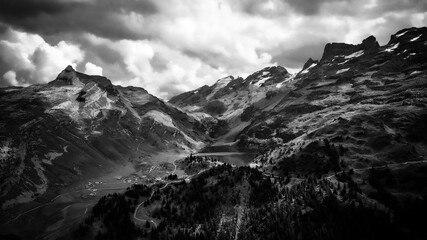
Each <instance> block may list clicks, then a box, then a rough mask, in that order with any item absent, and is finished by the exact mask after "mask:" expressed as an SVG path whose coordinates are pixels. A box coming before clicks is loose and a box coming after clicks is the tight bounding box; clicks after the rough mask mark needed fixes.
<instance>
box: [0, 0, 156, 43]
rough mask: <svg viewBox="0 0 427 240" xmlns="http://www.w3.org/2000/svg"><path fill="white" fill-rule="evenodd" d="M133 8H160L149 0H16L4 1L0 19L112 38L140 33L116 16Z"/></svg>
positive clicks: (32, 28) (46, 30)
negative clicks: (84, 0)
mask: <svg viewBox="0 0 427 240" xmlns="http://www.w3.org/2000/svg"><path fill="white" fill-rule="evenodd" d="M130 12H136V13H139V14H148V15H149V14H154V13H157V12H158V8H157V7H156V5H155V4H154V3H153V2H151V1H149V0H143V1H138V0H94V1H86V2H82V1H58V0H13V1H4V2H3V3H2V6H1V8H0V22H3V23H5V24H8V25H10V26H13V27H14V28H18V29H22V30H24V31H27V32H32V33H38V34H42V35H51V34H57V33H62V32H89V33H93V34H95V35H98V36H102V37H106V38H112V39H122V38H127V39H137V38H139V37H141V36H140V34H138V33H136V32H135V31H132V30H131V29H128V28H126V26H123V23H122V22H120V21H119V20H118V18H117V16H118V14H129V13H130Z"/></svg>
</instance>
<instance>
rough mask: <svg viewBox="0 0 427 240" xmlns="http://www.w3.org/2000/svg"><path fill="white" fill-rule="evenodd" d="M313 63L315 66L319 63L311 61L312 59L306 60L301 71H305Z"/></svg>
mask: <svg viewBox="0 0 427 240" xmlns="http://www.w3.org/2000/svg"><path fill="white" fill-rule="evenodd" d="M313 63H314V64H317V63H319V61H318V60H313V59H312V58H309V59H308V60H307V62H305V63H304V66H303V67H302V70H305V69H307V68H309V67H310V66H311V65H313Z"/></svg>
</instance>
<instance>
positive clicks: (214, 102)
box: [169, 66, 294, 144]
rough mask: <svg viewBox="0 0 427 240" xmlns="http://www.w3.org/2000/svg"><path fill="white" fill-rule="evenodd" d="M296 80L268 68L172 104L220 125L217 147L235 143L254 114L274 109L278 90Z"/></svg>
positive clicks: (220, 82) (177, 98)
mask: <svg viewBox="0 0 427 240" xmlns="http://www.w3.org/2000/svg"><path fill="white" fill-rule="evenodd" d="M293 78H294V75H292V74H290V73H288V71H287V70H286V69H285V68H283V67H281V66H274V67H267V68H264V69H262V70H260V71H258V72H255V73H253V74H251V75H250V76H248V77H247V78H245V79H243V78H241V77H238V78H234V77H232V76H228V77H225V78H222V79H219V80H218V81H217V82H216V83H215V84H214V85H212V86H203V87H201V88H198V89H196V90H194V91H190V92H186V93H182V94H180V95H178V96H175V97H173V98H171V99H170V101H169V102H170V103H172V104H174V105H177V106H179V107H181V108H182V109H183V110H184V111H186V112H188V113H189V114H190V115H192V116H194V117H197V118H199V119H200V120H201V121H210V122H214V123H218V121H220V123H222V124H220V125H221V127H220V129H221V130H220V131H219V132H217V134H216V135H212V137H221V138H220V140H219V142H218V144H219V143H224V142H225V143H226V142H232V141H234V138H235V137H236V134H237V133H238V132H240V131H242V130H243V129H244V128H245V127H247V126H248V125H249V123H250V120H251V115H252V112H254V111H255V110H256V109H259V108H272V107H274V104H275V101H277V100H278V98H277V97H276V95H277V93H278V92H279V89H280V88H281V87H282V86H284V85H286V84H288V83H289V82H292V81H293ZM217 125H218V124H217ZM217 125H216V126H217ZM221 135H223V136H221Z"/></svg>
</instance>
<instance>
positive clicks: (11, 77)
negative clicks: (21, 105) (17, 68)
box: [3, 71, 19, 86]
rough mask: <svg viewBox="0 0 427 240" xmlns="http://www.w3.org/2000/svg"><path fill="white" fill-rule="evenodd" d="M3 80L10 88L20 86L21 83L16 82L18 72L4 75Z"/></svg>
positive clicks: (9, 72)
mask: <svg viewBox="0 0 427 240" xmlns="http://www.w3.org/2000/svg"><path fill="white" fill-rule="evenodd" d="M3 79H4V80H6V84H5V85H8V86H18V85H19V83H18V81H17V80H16V72H14V71H8V72H6V73H5V74H3Z"/></svg>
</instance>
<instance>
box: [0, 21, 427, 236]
mask: <svg viewBox="0 0 427 240" xmlns="http://www.w3.org/2000/svg"><path fill="white" fill-rule="evenodd" d="M426 59H427V28H425V27H423V28H409V29H403V30H400V31H398V32H397V33H395V34H393V35H392V36H391V38H390V41H389V42H388V43H387V44H386V45H384V46H380V45H379V44H378V42H377V41H376V39H375V37H374V36H369V37H368V38H366V39H365V40H363V41H362V43H361V44H358V45H352V44H345V43H328V44H327V45H326V46H325V48H324V52H323V55H322V58H321V59H319V60H313V59H311V58H310V59H308V61H307V62H306V63H305V64H304V66H303V68H302V70H301V71H300V72H298V73H296V74H291V73H289V72H288V71H287V70H286V69H285V68H284V67H282V66H270V67H266V68H264V69H261V70H260V71H257V72H255V73H253V74H251V75H249V76H248V77H246V78H242V77H235V76H227V77H224V78H222V79H219V80H218V81H217V82H216V83H215V84H213V85H211V86H207V85H206V86H202V87H200V88H198V89H195V90H192V91H189V92H185V93H182V94H179V95H177V96H175V97H172V98H171V99H170V100H169V101H167V102H166V101H163V100H161V99H159V98H157V97H155V96H153V95H151V94H149V93H148V92H147V91H146V90H144V89H143V88H138V87H122V86H117V85H113V84H112V83H111V81H110V80H109V79H107V78H105V77H102V76H90V75H86V74H83V73H80V72H77V71H75V70H74V69H73V68H72V67H71V66H68V67H66V68H65V69H64V70H63V71H62V72H61V73H59V75H58V76H57V78H56V79H54V80H53V81H51V82H49V83H47V84H40V85H32V86H29V87H7V88H2V89H0V109H1V113H2V114H1V116H0V150H1V151H0V164H1V168H0V180H1V181H0V192H1V195H0V204H1V214H0V215H1V217H0V224H1V225H0V226H1V229H2V230H1V231H0V234H14V235H17V236H20V237H22V238H24V239H31V238H32V237H31V236H37V238H38V239H56V238H63V237H64V236H63V235H61V231H62V230H63V229H64V228H68V227H69V226H75V225H76V221H77V220H79V221H80V220H81V219H82V218H84V217H85V215H86V211H87V208H88V206H86V205H89V204H92V205H93V204H95V203H96V201H98V200H99V197H100V194H98V195H96V197H94V198H91V199H92V200H90V201H89V202H84V201H83V202H84V203H85V204H82V205H81V206H80V205H79V206H77V205H73V206H74V207H76V208H78V209H80V210H81V209H85V208H86V210H84V214H83V216H79V217H76V218H75V219H77V220H69V221H68V220H67V221H68V222H67V221H65V220H64V221H63V222H62V223H61V224H62V225H61V224H60V225H58V226H55V227H51V226H52V225H53V223H54V222H56V220H53V219H55V217H54V216H57V215H58V212H61V214H64V216H65V215H67V214H66V213H64V209H65V208H67V206H71V205H70V204H71V203H75V202H76V201H75V199H73V200H69V199H68V200H67V199H66V197H65V195H64V194H70V195H71V192H73V191H75V193H74V192H73V194H77V192H82V191H83V190H87V189H89V190H91V189H93V187H92V185H93V184H95V182H96V184H100V183H99V182H101V183H102V181H103V180H99V179H104V178H103V177H104V176H109V177H110V176H114V177H115V178H117V179H118V180H120V181H121V180H123V179H124V178H125V180H123V183H124V184H125V185H123V186H120V187H118V188H117V189H113V188H112V187H111V186H112V185H113V183H111V185H108V186H109V187H110V188H111V189H112V190H114V191H116V190H120V191H122V190H124V189H126V187H131V186H133V187H135V186H136V185H132V183H133V184H139V183H144V184H153V183H154V185H155V184H156V182H157V183H163V182H164V181H165V180H163V178H164V176H167V175H169V174H177V175H178V177H181V176H182V179H183V181H184V179H185V178H187V179H190V178H193V177H197V174H195V175H191V174H188V173H186V172H185V166H181V165H179V164H178V165H177V164H176V160H177V159H181V158H184V157H186V156H190V154H194V153H198V154H197V155H200V156H202V155H203V153H204V152H205V153H208V152H209V153H210V152H236V153H237V152H239V153H241V152H246V153H251V154H252V155H251V156H253V159H250V161H249V162H244V163H242V164H240V165H247V166H250V167H251V168H253V170H254V171H255V170H256V171H258V172H262V174H264V175H262V174H260V175H257V174H258V173H251V172H250V171H252V170H245V169H246V168H244V167H243V168H242V169H243V170H235V171H242V172H237V173H236V172H234V173H230V174H231V175H233V174H236V176H239V177H236V178H235V179H237V180H236V181H235V183H234V184H237V183H238V184H237V185H236V186H234V188H233V189H234V190H230V191H236V189H239V193H241V192H244V190H243V189H245V188H246V187H247V186H246V185H248V184H249V185H250V186H253V185H252V182H251V181H252V180H249V179H250V177H247V176H249V175H250V176H252V174H253V176H256V178H263V176H264V177H265V176H270V177H272V178H277V177H278V178H286V177H288V178H289V180H290V181H291V182H292V183H294V182H295V181H296V182H298V181H301V179H310V177H312V176H315V177H316V178H318V179H322V178H329V179H330V178H334V179H335V178H336V179H335V180H334V184H335V185H336V182H340V177H339V176H338V175H337V174H341V173H346V172H350V171H351V173H352V177H351V179H352V180H351V181H352V183H351V184H356V185H357V186H358V187H359V189H360V194H362V195H364V196H365V198H367V199H368V200H367V201H368V202H369V201H371V202H372V201H374V202H377V203H378V205H376V206H380V207H383V208H387V209H391V208H392V207H391V206H390V205H388V203H387V201H386V200H384V198H378V197H377V198H375V197H373V196H374V195H372V192H374V193H376V191H377V190H378V189H381V190H384V189H385V190H386V191H387V192H388V194H391V195H393V196H394V197H396V198H397V199H398V200H399V199H401V198H402V199H403V198H404V197H406V196H413V197H417V198H418V197H419V198H424V201H426V199H425V196H426V194H427V188H426V186H427V185H426V184H427V175H426V174H425V173H426V169H427V165H426V163H427V135H426V133H427V108H426V106H427V90H426V88H427V81H426V78H427V62H426ZM190 160H191V158H190ZM233 163H235V162H233ZM237 165H239V164H237ZM223 168H224V167H223ZM383 168H387V174H388V175H387V176H385V175H384V173H382V172H381V174H383V175H381V177H379V179H376V180H375V181H374V180H372V176H373V173H372V171H373V170H374V169H383ZM221 171H225V172H227V171H230V172H231V171H232V170H230V169H227V168H224V169H222V170H221ZM245 171H249V172H245ZM202 172H203V171H201V172H200V174H199V175H200V176H201V177H200V178H203V179H204V180H203V181H207V182H208V183H209V182H210V184H211V185H212V186H216V185H215V183H217V182H221V179H224V178H227V176H230V174H225V173H223V172H221V173H219V174H218V175H215V174H213V173H211V172H209V173H207V174H213V177H212V178H209V177H208V176H207V175H203V174H202ZM334 174H335V175H334ZM129 176H131V177H129ZM110 178H112V177H110ZM132 179H133V180H132ZM128 180H129V181H130V182H129V181H128ZM88 181H89V183H90V184H88ZM132 181H133V182H132ZM256 181H261V180H260V179H258V180H256ZM261 182H262V181H261ZM367 182H369V184H367ZM128 183H129V184H128ZM171 183H173V182H171ZM288 183H289V182H287V183H286V184H288ZM108 184H110V183H108ZM126 184H127V185H126ZM168 184H169V183H166V185H165V186H164V187H166V186H167V185H168ZM204 184H205V183H204ZM345 184H348V183H345ZM345 184H344V185H345ZM83 185H85V187H82V186H83ZM208 185H209V184H207V185H206V186H208ZM267 185H268V184H267ZM203 186H204V185H203ZM226 186H229V185H226ZM287 186H288V185H287ZM321 186H322V187H320V188H323V186H324V185H321ZM347 186H348V185H347ZM378 186H381V188H380V187H378ZM192 187H194V188H197V187H200V186H199V185H197V186H192ZM339 187H340V184H338V188H339ZM224 188H225V187H224ZM253 188H254V187H253ZM100 189H102V187H100ZM105 189H107V188H105ZM160 189H161V188H160V187H159V188H157V191H160ZM177 189H180V191H179V192H177V193H176V194H180V193H181V191H182V192H186V191H188V190H187V189H186V188H185V187H183V189H181V187H179V186H178V187H176V188H173V190H170V191H172V192H173V191H177ZM197 189H198V188H197ZM200 189H205V188H200ZM200 189H199V190H200ZM257 189H258V188H257ZM325 189H326V188H325ZM375 189H377V190H375ZM128 190H129V188H128ZM199 190H198V191H199ZM258 190H259V189H258ZM135 191H136V190H135ZM152 191H154V190H152ZM200 191H204V190H200ZM260 191H261V190H260ZM328 191H329V190H328ZM378 191H379V190H378ZM279 192H280V191H279ZM379 192H380V191H379ZM92 193H93V194H92ZM163 194H167V193H163ZM230 194H231V193H230ZM328 194H329V193H328ZM331 194H332V193H331ZM202 195H203V194H202ZM332 195H333V194H332ZM89 196H92V197H93V196H95V191H92V192H91V195H89ZM141 196H143V195H141ZM162 196H163V195H162ZM164 196H169V195H164ZM224 196H226V195H224ZM227 196H228V195H227ZM230 196H231V195H230ZM240 196H243V195H240ZM366 196H367V197H366ZM387 196H389V195H387ZM79 197H88V196H86V195H85V196H81V195H78V196H74V198H79ZM145 197H147V196H145ZM151 197H152V196H151ZM151 197H149V198H148V200H150V199H151ZM256 197H257V199H258V198H262V196H258V195H256ZM346 197H348V198H351V197H349V196H347V195H346ZM229 198H230V199H233V198H232V197H229ZM365 198H364V199H365ZM101 199H102V198H101ZM138 199H139V198H136V200H138ZM162 199H164V201H166V202H168V201H170V204H172V205H174V204H178V203H175V202H173V201H175V200H171V199H170V198H168V197H165V198H162ZM230 199H228V200H224V199H223V200H221V201H224V202H228V201H234V200H230ZM250 199H252V198H250ZM116 200H117V199H115V200H114V201H116ZM136 200H135V201H136ZM79 201H80V200H79ZM85 201H86V200H85ZM100 201H101V200H100ZM103 201H104V203H105V201H106V200H105V199H104V200H103ZM117 201H118V200H117ZM120 201H121V200H120ZM218 201H220V200H218ZM221 201H220V202H221ZM235 201H237V202H239V201H240V200H235ZM241 201H243V200H241ZM265 201H266V200H265ZM265 201H264V200H262V201H261V200H260V202H261V203H263V204H267V203H269V202H268V201H267V202H265ZM322 201H323V200H322ZM365 201H366V200H365ZM237 202H236V203H235V205H236V206H239V207H237V208H240V207H241V208H242V209H243V208H244V206H247V204H246V203H245V204H243V203H240V204H239V203H237ZM79 203H80V202H79ZM86 203H89V204H86ZM55 204H56V205H55ZM46 205H52V209H53V208H54V207H53V205H55V206H56V207H57V210H55V211H54V212H52V213H41V212H38V211H42V209H43V206H46ZM83 205H84V206H85V208H84V207H83ZM267 205H268V204H267ZM131 206H133V207H134V208H136V206H137V205H135V204H134V205H131ZM162 206H163V205H162ZM224 206H225V205H223V207H224ZM274 206H276V205H274ZM79 207H80V208H79ZM138 207H139V206H138ZM304 209H306V208H305V207H304ZM133 210H134V211H135V215H134V216H136V215H137V211H138V208H136V210H135V209H133ZM252 210H253V211H254V212H255V211H258V210H254V209H252ZM168 211H169V210H168ZM171 211H172V210H171ZM183 211H184V210H183ZM240 211H243V210H236V214H237V215H236V216H237V218H238V216H241V215H239V214H242V213H240ZM307 211H308V210H307ZM387 211H389V210H387ZM396 211H397V210H396ZM27 212H28V214H29V215H31V214H33V216H32V218H33V219H40V218H42V217H37V214H39V215H40V214H41V215H42V216H43V217H45V218H51V219H50V220H43V221H44V222H43V223H38V224H39V225H37V229H36V227H34V228H31V227H27V228H24V229H26V230H24V231H23V232H20V230H19V229H20V227H18V226H19V225H20V224H29V223H30V222H31V218H30V217H29V218H27V219H23V218H25V216H23V215H22V216H23V217H21V215H20V214H27ZM95 212H96V210H95V208H93V213H95ZM254 212H251V213H254ZM298 214H299V213H298ZM95 215H96V214H95ZM98 215H99V214H98ZM151 216H152V219H156V218H157V219H163V218H165V219H169V218H168V217H165V216H166V215H165V214H164V212H162V213H158V214H152V215H151ZM153 216H155V217H153ZM18 217H19V218H18ZM61 219H66V217H62V218H61ZM95 219H96V218H95ZM150 219H151V218H150ZM91 221H92V222H94V221H95V220H93V219H92V220H90V221H88V222H91ZM134 221H136V220H134ZM151 221H154V220H151ZM169 221H170V222H173V221H172V220H171V219H169ZM200 221H201V222H202V220H200ZM203 221H204V219H203ZM221 221H225V220H224V219H223V218H221ZM227 221H228V220H227ZM230 221H231V220H230ZM236 221H237V222H236V223H234V224H235V226H234V225H233V224H231V225H233V226H234V228H233V229H234V230H233V231H234V232H233V234H235V236H238V235H239V234H241V233H240V230H238V229H240V227H241V225H238V222H239V221H243V220H236ZM247 221H248V222H247V223H248V224H249V220H247ZM95 222H96V221H95ZM145 222H149V221H148V220H147V219H145ZM154 222H156V221H154ZM162 223H163V224H166V225H167V224H168V223H164V222H162ZM188 224H190V225H191V223H187V225H188ZM192 224H196V223H192ZM239 224H241V223H239ZM148 225H149V224H148ZM167 226H169V225H167ZM170 226H175V225H170ZM195 226H196V225H195ZM221 226H222V225H221ZM237 226H239V228H237ZM6 227H8V228H9V230H8V231H6ZM246 227H247V226H246ZM171 228H172V227H171ZM202 228H203V227H202ZM224 228H225V227H224ZM188 229H190V230H189V231H190V232H191V231H193V232H197V231H199V232H200V231H201V230H200V229H199V230H197V229H198V228H197V226H196V227H194V228H191V227H188ZM158 231H159V232H160V233H161V232H162V231H161V229H160V230H158ZM216 231H220V230H218V229H216ZM248 231H250V230H248ZM405 231H412V230H407V229H406V230H405ZM414 231H415V230H414ZM172 232H174V231H172ZM205 232H208V230H206V229H205ZM184 233H186V232H183V233H182V234H184ZM34 234H35V235H34ZM135 234H136V233H135ZM145 234H147V233H145ZM177 234H178V233H177ZM180 234H181V233H180ZM184 235H185V234H184ZM190 235H191V234H190ZM8 236H9V235H8ZM143 236H145V237H147V235H143ZM177 236H178V235H176V236H175V237H176V238H178V237H177ZM179 236H180V235H179ZM239 236H240V235H239ZM261 236H262V235H261ZM414 236H418V235H416V234H415V235H414ZM217 237H218V236H217ZM225 239H228V238H227V237H225ZM248 239H250V238H248Z"/></svg>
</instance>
